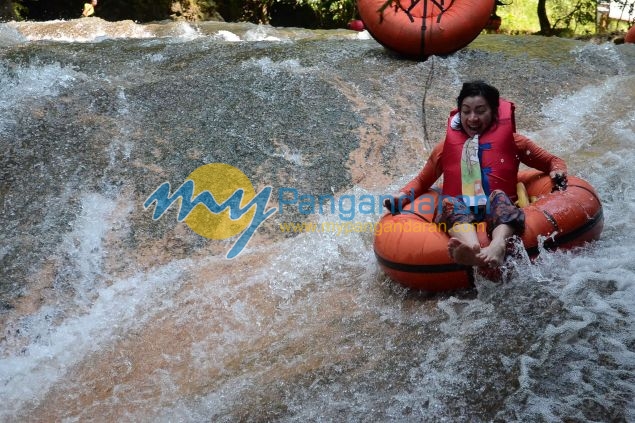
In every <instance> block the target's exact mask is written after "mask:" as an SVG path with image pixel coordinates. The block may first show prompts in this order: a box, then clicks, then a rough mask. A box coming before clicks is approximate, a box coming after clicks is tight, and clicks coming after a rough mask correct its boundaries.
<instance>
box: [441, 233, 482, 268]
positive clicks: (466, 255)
mask: <svg viewBox="0 0 635 423" xmlns="http://www.w3.org/2000/svg"><path fill="white" fill-rule="evenodd" d="M448 252H449V253H450V257H452V259H453V260H454V261H455V262H456V263H458V264H464V265H466V266H483V265H484V264H485V262H484V261H483V259H482V258H480V257H479V256H480V252H481V247H480V246H479V245H478V244H474V245H472V246H469V245H467V244H464V243H463V242H461V241H460V240H459V239H457V238H450V241H448Z"/></svg>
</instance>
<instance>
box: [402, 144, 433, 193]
mask: <svg viewBox="0 0 635 423" xmlns="http://www.w3.org/2000/svg"><path fill="white" fill-rule="evenodd" d="M443 144H444V143H443V142H440V143H439V144H437V145H436V146H435V147H434V148H433V149H432V152H431V153H430V157H429V158H428V161H427V162H426V164H425V166H423V169H421V171H420V172H419V174H418V175H417V176H415V178H414V179H413V180H412V181H410V182H408V184H407V185H406V186H405V187H403V188H402V189H401V190H400V191H401V192H403V193H405V194H410V190H412V189H414V192H415V198H417V197H418V196H420V195H421V194H423V193H424V192H426V191H427V190H429V189H430V187H431V186H432V184H434V183H435V182H436V181H437V179H439V177H440V176H441V175H442V174H443V168H442V167H441V155H442V154H443Z"/></svg>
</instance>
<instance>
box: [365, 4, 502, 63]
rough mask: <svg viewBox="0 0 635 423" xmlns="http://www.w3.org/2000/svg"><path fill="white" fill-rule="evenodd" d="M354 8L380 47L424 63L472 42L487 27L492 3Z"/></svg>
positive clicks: (370, 5) (383, 5)
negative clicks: (429, 57) (434, 56)
mask: <svg viewBox="0 0 635 423" xmlns="http://www.w3.org/2000/svg"><path fill="white" fill-rule="evenodd" d="M357 7H358V10H359V14H360V16H361V18H362V21H363V22H364V26H365V27H366V29H367V30H368V32H369V33H370V34H371V35H372V36H373V38H375V40H377V41H378V42H379V43H380V44H382V45H384V46H385V47H386V48H388V49H390V50H393V51H395V52H397V53H400V54H402V55H405V56H409V57H413V58H418V59H425V58H426V57H428V56H431V55H433V54H450V53H453V52H455V51H457V50H459V49H461V48H463V47H465V46H466V45H468V44H469V43H470V42H472V41H473V40H474V39H475V38H476V37H477V36H478V35H479V34H480V32H481V31H482V30H483V28H485V26H486V25H487V23H488V21H489V18H490V16H491V14H492V10H493V8H494V0H387V1H386V0H357ZM424 15H425V18H424Z"/></svg>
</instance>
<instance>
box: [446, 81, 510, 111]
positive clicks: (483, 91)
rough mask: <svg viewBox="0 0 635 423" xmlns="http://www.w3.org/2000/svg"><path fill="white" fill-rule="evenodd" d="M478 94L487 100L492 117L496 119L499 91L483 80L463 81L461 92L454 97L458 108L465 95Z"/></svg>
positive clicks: (472, 95) (473, 95)
mask: <svg viewBox="0 0 635 423" xmlns="http://www.w3.org/2000/svg"><path fill="white" fill-rule="evenodd" d="M479 95H480V96H481V97H483V98H484V99H485V101H487V104H489V107H490V109H492V116H493V117H494V120H496V119H497V118H498V105H499V100H500V93H499V92H498V90H497V89H496V88H494V87H492V86H491V85H489V84H487V83H485V82H484V81H470V82H464V83H463V88H461V92H460V93H459V96H458V97H457V98H456V104H457V107H458V108H459V109H460V108H461V104H463V100H465V98H466V97H476V96H479Z"/></svg>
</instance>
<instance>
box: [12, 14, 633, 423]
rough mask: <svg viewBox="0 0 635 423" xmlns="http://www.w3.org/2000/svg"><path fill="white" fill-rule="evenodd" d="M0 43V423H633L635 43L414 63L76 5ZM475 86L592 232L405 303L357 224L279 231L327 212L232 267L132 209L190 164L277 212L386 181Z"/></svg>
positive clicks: (319, 34)
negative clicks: (576, 185) (512, 109)
mask: <svg viewBox="0 0 635 423" xmlns="http://www.w3.org/2000/svg"><path fill="white" fill-rule="evenodd" d="M0 49H1V50H0V81H1V84H0V147H1V150H0V151H1V153H0V158H1V167H0V171H1V180H0V206H1V207H0V225H1V227H2V229H1V230H0V262H1V270H0V278H1V279H0V299H1V301H2V303H1V304H2V311H1V313H2V314H1V315H0V319H1V320H0V321H1V322H2V326H1V327H2V334H1V338H0V402H1V403H2V407H0V416H1V417H0V419H1V420H3V421H18V420H19V421H56V420H65V421H77V420H79V421H86V420H91V421H93V420H96V421H131V420H132V421H157V420H158V421H196V422H198V421H228V422H229V421H298V422H300V421H302V422H304V421H369V422H375V421H448V422H449V421H501V422H502V421H536V422H539V421H570V422H574V421H575V422H577V421H635V400H634V398H635V373H634V371H635V260H633V258H634V256H633V250H634V249H635V241H634V240H633V236H632V233H631V230H632V229H633V227H632V225H633V224H634V222H635V190H634V188H635V185H634V181H635V171H634V170H633V169H634V166H633V163H634V162H635V149H634V148H633V147H634V146H635V113H633V104H635V72H633V70H634V69H635V46H633V45H613V44H609V43H606V44H592V43H585V42H579V41H572V40H562V39H557V38H541V37H531V36H523V37H520V36H519V37H508V36H503V35H483V36H481V37H479V38H478V39H477V40H475V41H474V42H473V43H472V44H471V45H470V46H468V47H467V48H466V49H463V50H461V51H459V52H457V53H455V54H453V55H450V56H448V57H443V58H442V57H433V58H431V59H429V60H428V61H426V62H422V63H420V62H413V61H407V60H401V59H399V58H397V57H394V56H393V55H391V54H388V53H387V52H386V51H385V50H384V49H383V48H382V47H381V46H380V45H379V44H377V43H376V42H375V41H374V40H372V39H369V38H368V37H367V36H365V34H364V33H355V32H349V31H307V30H302V29H293V28H289V29H274V28H270V27H266V26H254V25H239V24H224V23H206V24H201V25H197V26H193V25H188V24H177V23H167V22H166V23H157V24H151V25H138V24H135V23H133V22H118V23H108V22H104V21H101V20H99V19H92V18H91V19H85V20H76V21H68V22H64V21H59V22H45V23H19V24H16V23H4V24H0ZM473 78H483V79H486V80H488V81H490V82H491V83H493V84H494V85H496V86H498V87H499V88H500V90H501V93H502V95H503V96H505V97H506V98H509V99H512V100H513V101H515V102H516V105H517V123H518V127H519V131H520V132H522V133H524V134H527V135H529V136H530V137H532V138H533V139H534V140H535V141H536V142H537V143H539V144H540V145H543V146H545V147H546V148H548V149H549V150H551V151H553V152H555V153H557V154H558V155H560V156H561V157H563V158H564V159H566V160H567V162H568V164H569V167H570V172H571V173H572V174H576V175H580V176H582V177H583V178H585V179H586V180H588V181H589V182H590V183H591V184H593V185H594V186H595V187H596V188H597V190H598V192H599V194H600V196H601V198H602V200H603V205H604V212H605V229H604V233H603V236H602V239H601V240H600V241H598V242H596V243H594V244H592V245H588V246H585V247H583V248H579V249H577V250H575V251H569V252H561V251H559V252H551V253H545V254H543V255H542V256H541V257H540V258H539V259H538V261H537V262H535V263H533V264H530V263H528V262H517V263H509V265H508V267H509V269H510V277H509V280H507V281H506V282H504V283H498V284H497V283H493V282H490V281H487V280H484V279H480V280H478V281H477V286H476V288H475V289H474V290H471V291H466V292H457V293H449V294H442V295H426V294H424V293H417V292H412V291H408V290H406V289H403V288H401V287H399V286H397V285H396V284H394V283H392V282H391V281H389V280H387V279H386V277H385V276H384V275H383V274H382V272H381V271H380V270H379V268H378V266H377V264H376V262H375V258H374V255H373V251H372V233H370V232H359V233H355V232H354V233H348V234H339V235H338V234H337V233H333V232H329V233H327V232H313V233H311V232H308V233H297V234H291V233H284V232H283V231H282V230H281V229H280V225H281V224H282V223H284V222H304V223H305V224H311V223H322V222H341V221H342V220H341V216H340V215H338V214H337V213H335V214H325V215H315V214H313V215H303V214H302V213H300V212H299V210H298V209H297V208H296V209H294V208H293V207H291V206H288V207H286V208H284V210H283V211H284V213H280V212H278V213H276V214H274V215H273V216H272V217H271V218H269V219H268V220H266V221H265V223H264V224H263V225H262V226H261V227H260V228H258V230H257V231H256V233H255V235H254V237H253V239H252V240H251V241H250V243H249V244H248V245H247V248H246V249H245V250H244V251H243V252H242V254H240V255H239V256H238V257H237V258H235V259H232V260H228V259H227V258H226V257H225V255H226V254H227V251H228V250H229V248H230V247H231V246H232V244H233V242H234V239H230V240H213V239H207V238H204V237H202V236H199V235H197V234H196V233H195V232H194V231H193V230H192V229H190V227H189V226H188V225H187V224H186V223H185V222H182V223H178V222H177V219H176V215H177V211H176V210H177V209H178V207H177V206H176V205H175V206H173V208H172V209H170V210H169V211H168V212H167V213H166V214H165V215H164V216H163V217H162V218H160V219H158V220H153V219H152V212H153V208H150V209H147V210H146V209H144V207H143V203H144V201H145V200H146V199H147V198H148V196H149V195H150V194H151V193H152V192H153V191H154V190H155V189H156V188H157V187H158V186H159V185H160V184H162V183H164V182H170V183H171V184H172V187H173V188H176V187H177V186H179V185H180V184H181V183H182V182H183V181H184V180H185V179H186V178H187V176H188V175H189V174H190V173H191V172H192V171H194V170H195V169H197V168H199V167H200V166H202V165H204V164H207V163H227V164H229V165H232V166H234V167H236V168H238V169H240V170H242V172H244V173H245V174H246V175H247V176H248V177H249V179H250V181H251V182H252V183H253V185H254V187H255V189H256V190H260V189H263V188H264V187H267V186H270V187H272V188H273V192H274V194H273V197H272V199H271V204H273V205H277V201H278V196H277V189H278V188H280V187H290V188H294V189H297V190H298V191H299V192H300V193H305V194H310V195H322V194H332V195H334V196H335V198H342V196H345V195H350V196H353V197H354V198H359V197H360V196H362V195H365V194H366V195H371V196H379V195H381V194H383V193H387V192H391V191H393V190H395V189H396V188H399V187H401V186H402V185H403V183H404V182H406V181H408V180H409V179H410V178H412V176H413V175H414V174H416V172H417V171H418V170H419V169H420V167H421V166H422V164H423V162H424V161H425V158H426V155H427V152H428V151H429V148H430V145H432V144H433V143H435V142H436V141H438V140H439V139H440V138H441V137H442V134H443V128H444V124H445V120H446V116H447V113H448V111H449V110H450V109H451V107H452V106H453V102H454V98H455V96H456V93H457V92H458V89H459V87H460V84H461V83H462V81H464V80H467V79H473ZM424 95H425V101H423V100H424ZM424 110H425V115H424ZM426 134H427V138H426V136H425V135H426ZM378 218H379V215H378V214H374V215H373V214H361V213H359V214H358V215H356V216H354V220H353V222H374V221H376V220H377V219H378Z"/></svg>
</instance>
